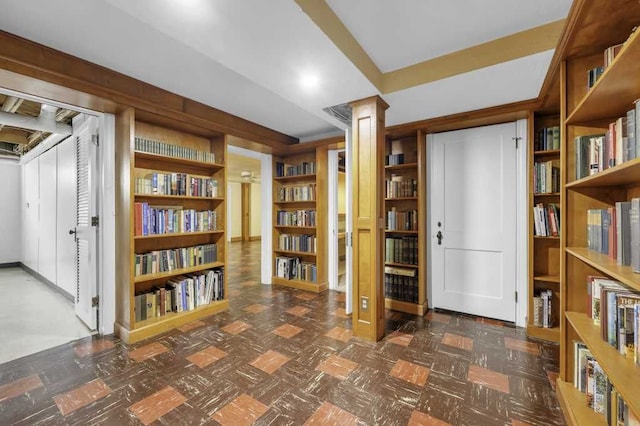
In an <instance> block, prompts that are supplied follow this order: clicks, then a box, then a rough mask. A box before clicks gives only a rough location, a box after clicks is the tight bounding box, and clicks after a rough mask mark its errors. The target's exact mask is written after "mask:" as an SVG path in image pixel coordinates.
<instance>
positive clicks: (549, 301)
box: [533, 290, 556, 328]
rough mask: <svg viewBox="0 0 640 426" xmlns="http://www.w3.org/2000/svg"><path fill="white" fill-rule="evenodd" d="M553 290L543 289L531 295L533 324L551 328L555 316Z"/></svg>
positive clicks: (554, 321)
mask: <svg viewBox="0 0 640 426" xmlns="http://www.w3.org/2000/svg"><path fill="white" fill-rule="evenodd" d="M553 305H554V303H553V291H552V290H543V291H541V292H539V293H538V294H537V295H536V296H533V325H534V326H536V327H544V328H552V327H554V326H555V323H556V317H555V312H554V310H553V309H554V308H553Z"/></svg>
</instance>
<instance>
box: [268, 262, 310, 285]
mask: <svg viewBox="0 0 640 426" xmlns="http://www.w3.org/2000/svg"><path fill="white" fill-rule="evenodd" d="M275 276H276V277H279V278H284V279H285V280H300V281H309V282H312V283H315V282H316V281H317V279H318V270H317V267H316V265H315V263H310V262H302V261H301V260H300V258H298V257H288V256H278V257H276V260H275Z"/></svg>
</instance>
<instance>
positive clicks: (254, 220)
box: [249, 183, 262, 237]
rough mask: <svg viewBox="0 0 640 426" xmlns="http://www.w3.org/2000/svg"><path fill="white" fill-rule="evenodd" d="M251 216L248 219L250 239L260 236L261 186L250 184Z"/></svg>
mask: <svg viewBox="0 0 640 426" xmlns="http://www.w3.org/2000/svg"><path fill="white" fill-rule="evenodd" d="M250 214H251V216H250V219H249V224H250V231H249V235H250V236H251V237H259V236H261V235H262V185H261V184H259V183H252V184H251V212H250Z"/></svg>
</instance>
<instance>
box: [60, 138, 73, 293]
mask: <svg viewBox="0 0 640 426" xmlns="http://www.w3.org/2000/svg"><path fill="white" fill-rule="evenodd" d="M55 149H56V150H57V151H58V164H57V169H58V190H57V191H56V193H57V197H58V200H57V203H56V206H57V207H56V208H57V214H56V217H57V228H58V232H57V242H56V244H57V247H56V253H57V256H56V262H57V268H56V274H57V277H56V284H57V285H58V287H60V288H61V289H63V290H64V291H66V292H67V293H69V294H71V295H75V294H76V241H75V236H74V234H73V233H72V232H73V231H74V230H75V229H76V184H77V181H76V144H75V138H74V137H73V136H71V137H69V138H67V139H65V140H64V141H62V142H60V143H59V144H58V145H56V148H55Z"/></svg>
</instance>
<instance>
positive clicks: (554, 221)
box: [533, 203, 560, 237]
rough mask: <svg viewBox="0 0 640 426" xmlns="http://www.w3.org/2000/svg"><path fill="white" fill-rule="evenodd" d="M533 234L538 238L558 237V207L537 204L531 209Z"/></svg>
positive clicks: (555, 205)
mask: <svg viewBox="0 0 640 426" xmlns="http://www.w3.org/2000/svg"><path fill="white" fill-rule="evenodd" d="M533 232H534V234H535V235H536V236H539V237H557V236H559V235H560V207H559V206H558V205H557V204H553V203H552V204H548V205H547V206H546V207H545V205H544V204H542V203H538V204H536V205H535V206H534V207H533Z"/></svg>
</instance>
